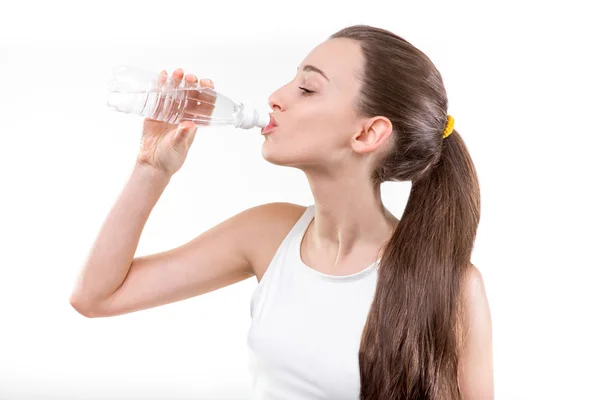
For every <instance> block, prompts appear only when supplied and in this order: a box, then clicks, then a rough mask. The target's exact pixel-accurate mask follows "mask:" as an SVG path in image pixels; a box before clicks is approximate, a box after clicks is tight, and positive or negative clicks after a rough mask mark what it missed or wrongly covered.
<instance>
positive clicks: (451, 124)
mask: <svg viewBox="0 0 600 400" xmlns="http://www.w3.org/2000/svg"><path fill="white" fill-rule="evenodd" d="M453 130H454V117H452V115H448V122H446V129H444V134H443V135H442V139H445V138H446V137H448V136H450V134H451V133H452V131H453Z"/></svg>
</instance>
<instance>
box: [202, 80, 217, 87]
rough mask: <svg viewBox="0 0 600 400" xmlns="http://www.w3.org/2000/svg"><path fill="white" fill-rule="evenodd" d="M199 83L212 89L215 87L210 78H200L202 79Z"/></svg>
mask: <svg viewBox="0 0 600 400" xmlns="http://www.w3.org/2000/svg"><path fill="white" fill-rule="evenodd" d="M200 85H202V86H206V87H209V88H211V89H214V88H215V84H214V83H213V81H211V80H210V79H208V78H205V79H202V80H201V81H200Z"/></svg>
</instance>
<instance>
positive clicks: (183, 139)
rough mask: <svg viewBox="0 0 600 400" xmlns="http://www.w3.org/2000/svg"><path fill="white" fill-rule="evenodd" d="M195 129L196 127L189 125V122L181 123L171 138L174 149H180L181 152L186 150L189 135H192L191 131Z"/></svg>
mask: <svg viewBox="0 0 600 400" xmlns="http://www.w3.org/2000/svg"><path fill="white" fill-rule="evenodd" d="M195 129H196V127H193V128H192V127H191V126H189V124H184V123H182V124H179V126H178V127H177V131H176V132H175V134H174V135H173V137H172V138H171V147H172V148H173V150H175V151H178V152H180V153H181V152H184V151H185V150H186V148H187V144H188V137H189V136H190V134H191V132H192V131H194V130H195Z"/></svg>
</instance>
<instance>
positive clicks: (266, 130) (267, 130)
mask: <svg viewBox="0 0 600 400" xmlns="http://www.w3.org/2000/svg"><path fill="white" fill-rule="evenodd" d="M276 127H277V121H275V118H274V117H273V114H271V121H270V122H269V125H267V126H265V127H264V128H263V129H262V131H261V133H262V134H263V135H266V134H268V133H271V132H272V131H273V130H274V129H275V128H276Z"/></svg>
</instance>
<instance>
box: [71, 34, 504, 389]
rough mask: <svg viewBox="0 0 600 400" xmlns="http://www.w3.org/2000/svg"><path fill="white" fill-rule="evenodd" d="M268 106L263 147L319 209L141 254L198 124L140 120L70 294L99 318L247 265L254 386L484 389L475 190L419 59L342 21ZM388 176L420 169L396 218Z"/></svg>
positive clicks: (487, 336) (241, 220)
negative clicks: (131, 155) (129, 158)
mask: <svg viewBox="0 0 600 400" xmlns="http://www.w3.org/2000/svg"><path fill="white" fill-rule="evenodd" d="M163 76H165V77H166V71H163ZM173 79H175V80H176V81H178V82H181V80H182V79H184V74H183V71H181V70H177V71H175V72H174V73H173ZM185 82H186V84H188V85H193V84H195V83H197V80H196V77H195V76H194V75H190V74H188V75H186V76H185ZM200 83H201V84H202V85H205V86H210V87H213V85H212V82H211V81H210V80H202V81H201V82H200ZM269 103H270V106H271V108H272V110H273V112H272V114H271V116H272V123H271V125H270V127H268V128H267V129H266V130H263V134H264V135H265V141H264V145H263V156H264V158H265V159H266V160H267V161H269V162H271V163H274V164H277V165H284V166H291V167H296V168H299V169H301V170H302V171H303V172H304V173H305V174H306V176H307V178H308V181H309V183H310V187H311V189H312V193H313V196H314V205H312V206H310V207H302V206H299V205H293V204H288V203H271V204H265V205H262V206H257V207H253V208H251V209H248V210H246V211H244V212H242V213H240V214H238V215H236V216H234V217H232V218H230V219H229V220H227V221H225V222H223V223H221V224H219V225H217V226H215V227H214V228H212V229H210V230H208V231H207V232H205V233H203V234H201V235H200V236H198V237H197V238H195V239H194V240H192V241H190V242H189V243H187V244H184V245H182V246H180V247H178V248H175V249H172V250H170V251H166V252H163V253H159V254H154V255H149V256H144V257H139V258H135V259H134V258H133V256H134V254H135V251H136V247H137V244H138V241H139V238H140V235H141V232H142V229H143V227H144V224H145V223H146V221H147V218H148V216H149V214H150V212H151V210H152V208H153V207H154V205H155V204H156V202H157V200H158V199H159V197H160V195H161V194H162V192H163V191H164V189H165V188H166V186H167V184H168V182H169V180H170V178H171V176H172V175H173V174H174V173H175V172H177V171H178V170H179V169H180V168H181V166H182V164H183V162H184V160H185V158H186V155H187V152H188V150H189V148H190V146H191V144H192V142H193V140H194V136H195V133H196V129H197V127H195V126H194V125H193V124H191V123H189V122H186V123H182V124H181V125H180V126H179V128H180V129H179V130H176V129H175V128H176V126H174V125H169V124H166V123H163V122H158V121H151V120H145V121H144V127H143V134H142V146H141V151H140V155H139V157H138V159H137V162H136V164H135V168H134V170H133V172H132V175H131V178H130V180H129V182H128V183H127V185H126V187H125V188H124V190H123V192H122V194H121V196H120V198H119V199H118V201H117V203H116V205H115V206H114V208H113V209H112V210H111V212H110V214H109V216H108V217H107V220H106V221H105V223H104V226H103V227H102V230H101V232H100V234H99V237H98V239H97V241H96V243H95V245H94V247H93V248H92V250H91V252H90V255H89V258H88V260H87V262H86V265H85V267H84V269H83V270H82V272H81V275H80V277H79V280H78V283H77V286H76V288H75V290H74V292H73V295H72V298H71V304H72V305H73V306H74V307H75V309H77V310H78V311H79V312H80V313H81V314H83V315H85V316H88V317H107V316H112V315H120V314H124V313H129V312H133V311H138V310H143V309H147V308H151V307H156V306H159V305H162V304H167V303H172V302H175V301H180V300H183V299H186V298H190V297H192V296H198V295H201V294H203V293H207V292H210V291H213V290H216V289H218V288H222V287H224V286H227V285H230V284H233V283H236V282H239V281H241V280H244V279H246V278H248V277H250V276H256V277H257V279H258V281H259V284H258V287H257V290H256V292H255V293H254V296H253V297H252V307H251V312H252V317H253V320H252V326H251V328H250V332H249V336H248V343H249V346H250V350H251V361H252V369H253V372H254V378H255V379H254V392H253V396H254V397H253V398H257V399H286V400H289V399H357V398H360V399H369V400H371V399H444V400H447V399H469V400H471V399H478V400H480V399H491V398H493V377H492V342H491V321H490V314H489V306H488V303H487V298H486V294H485V289H484V284H483V280H482V277H481V274H480V273H479V271H478V270H477V268H475V266H473V265H472V264H471V263H470V256H471V251H472V247H473V242H474V239H475V235H476V230H477V225H478V223H479V215H480V210H479V203H480V197H479V186H478V182H477V177H476V172H475V168H474V166H473V163H472V161H471V158H470V156H469V154H468V152H467V149H466V147H465V144H464V142H463V141H462V139H461V137H460V136H459V134H458V132H456V131H454V130H453V119H452V117H450V116H448V115H447V97H446V92H445V89H444V86H443V82H442V78H441V76H440V74H439V72H438V71H437V69H436V68H435V67H434V65H433V64H432V62H431V61H430V60H429V58H428V57H427V56H425V55H424V54H423V53H422V52H420V51H419V50H418V49H416V48H415V47H413V46H412V45H411V44H410V43H408V42H407V41H405V40H403V39H402V38H400V37H398V36H396V35H394V34H392V33H390V32H388V31H386V30H382V29H378V28H373V27H369V26H353V27H349V28H346V29H343V30H341V31H340V32H338V33H336V34H334V35H333V36H332V37H331V38H329V39H328V40H327V41H325V42H324V43H321V44H320V45H319V46H317V47H316V48H315V49H314V50H313V51H312V52H311V53H310V54H309V55H308V56H307V57H306V58H305V60H304V61H303V62H302V64H301V66H300V67H299V69H298V73H297V75H296V77H294V79H293V80H292V81H291V82H289V83H288V84H286V85H285V86H283V87H281V88H280V89H279V90H277V91H276V92H275V93H273V94H272V95H271V97H270V98H269ZM385 181H411V182H412V188H411V192H410V197H409V200H408V203H407V205H406V209H405V210H404V213H403V215H402V218H401V219H400V220H399V221H398V220H397V219H396V218H395V217H394V216H393V215H392V214H391V213H390V212H389V211H388V210H387V209H386V208H385V207H384V205H383V204H382V200H381V194H380V185H381V183H382V182H385ZM125 216H126V217H125Z"/></svg>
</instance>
